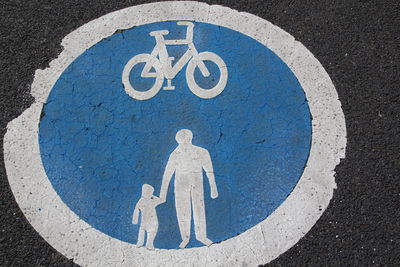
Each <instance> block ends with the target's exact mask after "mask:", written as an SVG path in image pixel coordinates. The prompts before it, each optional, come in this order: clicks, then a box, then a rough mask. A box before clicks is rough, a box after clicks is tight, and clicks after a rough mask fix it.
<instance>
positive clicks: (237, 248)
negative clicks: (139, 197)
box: [4, 1, 346, 266]
mask: <svg viewBox="0 0 400 267" xmlns="http://www.w3.org/2000/svg"><path fill="white" fill-rule="evenodd" d="M168 20H194V21H199V22H205V23H211V24H216V25H221V26H224V27H227V28H230V29H233V30H236V31H238V32H240V33H242V34H245V35H248V36H250V37H251V38H253V39H255V40H257V41H259V42H260V43H262V44H264V45H265V46H267V47H268V48H269V49H271V50H272V51H273V52H275V53H276V54H277V55H278V56H279V57H280V58H281V59H282V60H283V61H284V62H285V63H286V64H287V65H288V66H289V67H290V68H291V70H292V71H293V73H294V74H295V75H296V77H297V78H298V80H299V82H300V84H301V85H302V87H303V89H304V91H305V93H306V96H307V100H308V104H309V107H310V111H311V114H312V116H313V122H312V129H313V132H312V135H313V140H312V146H311V151H310V156H309V159H308V162H307V166H306V168H305V170H304V173H303V175H302V176H301V178H300V180H299V182H298V184H297V185H296V187H295V188H294V190H293V192H292V193H291V194H290V195H289V197H288V198H287V199H286V200H285V202H284V203H282V205H281V206H279V208H278V209H276V210H275V211H274V212H273V213H272V214H271V215H270V216H269V217H268V218H267V219H266V220H264V221H262V222H261V223H259V224H258V225H256V226H254V227H252V228H251V229H249V230H247V231H246V232H244V233H242V234H240V235H238V236H236V237H234V238H231V239H228V240H226V241H224V242H221V243H218V244H213V245H211V246H210V247H197V248H190V249H183V250H164V249H156V250H155V251H149V250H146V249H145V248H136V247H135V246H134V245H132V244H128V243H125V242H122V241H119V240H117V239H114V238H112V237H109V236H107V235H105V234H103V233H102V232H100V231H98V230H96V229H93V228H92V227H91V226H90V225H89V224H87V223H86V222H84V221H82V220H80V219H79V217H78V216H77V215H76V214H75V213H74V212H72V211H71V210H70V209H69V208H68V207H67V206H66V205H65V204H64V203H63V201H62V200H61V199H60V197H59V196H58V195H57V193H56V192H55V191H54V189H53V187H52V186H51V184H50V181H49V180H48V178H47V176H46V173H45V171H44V167H43V165H42V162H41V157H40V151H39V144H38V128H39V127H38V126H39V121H40V113H41V111H42V108H43V104H44V103H45V102H46V99H47V97H48V95H49V93H50V91H51V89H52V87H53V85H54V84H55V82H56V81H57V79H58V78H59V77H60V75H61V73H62V72H63V71H64V70H65V69H66V68H67V66H68V65H69V64H71V63H72V62H73V61H74V60H75V59H76V58H77V57H78V56H79V55H80V54H82V53H83V52H84V51H85V50H87V49H88V48H90V47H91V46H93V45H94V44H96V43H97V42H99V41H100V40H102V39H103V38H106V37H108V36H110V35H112V34H113V33H114V32H115V31H116V30H118V29H127V28H131V27H134V26H138V25H142V24H147V23H153V22H159V21H168ZM62 45H63V47H64V48H65V49H64V51H62V53H61V54H60V55H59V57H58V58H57V59H55V60H53V61H52V62H51V63H50V67H49V68H47V69H45V70H37V71H36V73H35V78H34V82H33V84H32V95H33V96H34V97H35V100H36V101H35V103H33V104H32V106H31V107H29V108H28V109H27V110H25V111H24V113H23V114H22V115H21V116H19V117H18V118H16V119H15V120H13V121H11V122H10V123H9V124H8V126H7V128H8V130H7V133H6V135H5V137H4V157H5V166H6V170H7V175H8V179H9V183H10V186H11V189H12V191H13V194H14V196H15V198H16V200H17V202H18V204H19V206H20V208H21V209H22V211H23V212H24V214H25V216H26V218H27V219H28V221H29V222H30V223H31V224H32V226H33V227H34V228H35V229H36V230H37V231H38V232H39V233H40V234H41V235H42V236H43V237H44V238H45V239H46V241H47V242H48V243H49V244H50V245H52V246H53V247H54V248H55V249H57V250H58V251H59V252H60V253H62V254H64V255H65V256H66V257H68V258H73V259H74V261H75V262H76V263H78V264H80V265H84V266H158V265H162V266H188V265H189V266H190V265H196V266H198V265H202V266H220V265H235V266H236V265H243V264H246V265H250V266H256V265H258V264H264V263H267V262H269V261H271V260H272V259H274V258H276V257H278V256H279V255H280V254H282V253H283V252H285V251H286V250H288V249H289V248H290V247H291V246H293V245H294V244H295V243H296V242H298V240H299V239H300V238H301V237H303V236H304V235H305V234H306V233H307V232H308V231H309V230H310V229H311V227H312V226H313V225H314V224H315V222H316V221H317V220H318V218H319V217H320V216H321V214H322V212H323V211H324V210H325V209H326V207H327V206H328V204H329V201H330V199H331V198H332V196H333V190H334V189H335V188H336V183H335V179H334V169H335V166H336V165H337V164H338V163H339V161H340V159H341V158H344V156H345V147H346V128H345V120H344V115H343V112H342V109H341V105H340V102H339V100H338V95H337V92H336V90H335V88H334V86H333V84H332V82H331V80H330V78H329V76H328V74H327V73H326V72H325V70H324V68H323V67H322V66H321V64H320V63H319V62H318V60H317V59H316V58H315V57H314V56H313V55H312V54H311V53H310V52H309V51H308V50H307V49H306V48H305V47H304V46H303V45H302V44H300V43H299V42H297V41H295V40H294V38H293V37H292V36H291V35H289V34H288V33H286V32H285V31H283V30H282V29H280V28H279V27H277V26H274V25H272V24H271V23H269V22H268V21H266V20H264V19H261V18H259V17H257V16H254V15H251V14H248V13H242V12H238V11H235V10H232V9H230V8H227V7H222V6H209V5H208V4H205V3H198V2H186V1H176V2H159V3H151V4H144V5H139V6H134V7H130V8H126V9H123V10H119V11H116V12H113V13H110V14H107V15H105V16H103V17H100V18H98V19H95V20H93V21H91V22H89V23H87V24H85V25H83V26H81V27H80V28H78V29H76V30H75V31H73V32H72V33H70V34H69V35H68V36H66V37H65V38H64V39H63V42H62Z"/></svg>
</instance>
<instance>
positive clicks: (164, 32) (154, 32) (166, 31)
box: [150, 30, 169, 36]
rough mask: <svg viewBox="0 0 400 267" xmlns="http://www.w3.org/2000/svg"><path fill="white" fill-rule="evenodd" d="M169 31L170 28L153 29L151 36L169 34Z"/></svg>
mask: <svg viewBox="0 0 400 267" xmlns="http://www.w3.org/2000/svg"><path fill="white" fill-rule="evenodd" d="M168 33H169V31H168V30H161V31H152V32H150V36H156V35H167V34H168Z"/></svg>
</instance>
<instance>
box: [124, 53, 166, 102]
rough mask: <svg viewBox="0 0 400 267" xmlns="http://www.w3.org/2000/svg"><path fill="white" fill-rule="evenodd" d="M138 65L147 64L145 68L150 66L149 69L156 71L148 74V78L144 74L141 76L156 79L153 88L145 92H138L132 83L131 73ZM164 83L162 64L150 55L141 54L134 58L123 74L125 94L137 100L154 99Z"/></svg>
mask: <svg viewBox="0 0 400 267" xmlns="http://www.w3.org/2000/svg"><path fill="white" fill-rule="evenodd" d="M138 63H146V65H145V66H147V65H148V64H150V68H149V69H154V70H155V71H154V72H152V73H147V76H145V75H144V73H143V72H142V74H141V77H143V78H155V82H154V84H153V86H152V87H151V88H150V89H148V90H145V91H141V90H138V88H137V89H135V88H134V87H133V86H132V84H131V81H130V73H131V71H132V69H133V68H134V67H135V65H137V64H138ZM163 82H164V75H163V74H162V71H161V65H160V62H159V61H158V60H157V59H156V58H155V57H152V56H151V55H150V54H139V55H136V56H134V57H133V58H131V59H130V60H129V61H128V63H127V64H126V65H125V67H124V70H123V72H122V84H123V85H124V89H125V92H126V93H127V94H128V95H129V96H130V97H132V98H134V99H136V100H147V99H150V98H152V97H154V96H155V95H156V94H157V93H158V92H159V91H160V89H161V87H162V84H163Z"/></svg>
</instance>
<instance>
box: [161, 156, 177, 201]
mask: <svg viewBox="0 0 400 267" xmlns="http://www.w3.org/2000/svg"><path fill="white" fill-rule="evenodd" d="M174 172H175V159H174V155H173V154H171V155H170V156H169V159H168V163H167V166H166V167H165V171H164V175H163V179H162V184H161V190H160V200H161V203H164V202H165V201H166V200H167V192H168V187H169V183H170V181H171V178H172V175H173V174H174Z"/></svg>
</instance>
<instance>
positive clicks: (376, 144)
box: [0, 0, 400, 266]
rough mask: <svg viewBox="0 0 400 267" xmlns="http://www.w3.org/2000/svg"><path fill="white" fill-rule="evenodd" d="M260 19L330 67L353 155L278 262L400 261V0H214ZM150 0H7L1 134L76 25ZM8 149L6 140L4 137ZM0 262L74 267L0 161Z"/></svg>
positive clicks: (1, 25) (2, 25)
mask: <svg viewBox="0 0 400 267" xmlns="http://www.w3.org/2000/svg"><path fill="white" fill-rule="evenodd" d="M207 2H208V3H211V4H221V5H225V6H228V7H231V8H233V9H237V10H239V11H245V12H249V13H252V14H255V15H257V16H259V17H262V18H264V19H266V20H268V21H270V22H272V23H273V24H275V25H277V26H279V27H281V28H282V29H284V30H285V31H287V32H289V33H290V34H291V35H292V36H294V37H295V38H296V39H297V40H298V41H300V42H301V43H302V44H303V45H305V46H306V47H307V48H308V49H309V50H310V51H311V52H312V53H313V54H314V55H315V57H316V58H317V59H318V60H319V61H320V62H321V63H322V65H323V66H324V68H325V69H326V71H327V72H328V73H329V75H330V77H331V79H332V81H333V83H334V85H335V86H336V90H337V91H338V94H339V98H340V101H341V103H342V108H343V112H344V114H345V118H346V126H347V134H348V136H347V151H346V158H345V159H344V160H343V161H342V162H341V163H340V165H339V166H338V167H337V168H336V182H337V185H338V188H337V190H336V191H335V194H334V197H333V199H332V201H331V203H330V205H329V207H328V208H327V210H326V211H325V213H324V214H323V215H322V217H321V218H320V220H319V221H318V222H317V223H316V224H315V226H314V227H313V228H312V229H311V231H309V232H308V233H307V234H306V235H305V236H304V238H302V239H301V240H300V241H299V242H298V243H297V244H296V245H295V246H294V247H292V248H291V249H289V250H288V251H287V252H286V253H284V254H282V255H281V256H280V257H279V258H277V259H276V260H274V261H273V262H271V263H269V265H271V266H299V265H300V266H399V265H400V221H399V219H400V201H399V200H400V189H399V188H400V182H399V181H400V179H399V176H400V171H399V170H400V156H399V148H400V125H399V122H400V115H399V113H400V90H399V84H400V78H399V77H400V75H399V71H400V67H399V48H400V46H399V41H400V40H399V39H400V32H399V25H400V16H399V14H400V2H399V1H396V0H394V1H383V0H382V1H353V0H343V1H300V0H295V1H286V0H279V1H276V0H273V1H272V0H271V1H241V0H237V1H207ZM142 3H145V1H105V0H103V1H86V0H80V1H22V0H20V1H18V0H3V1H1V2H0V32H1V38H0V55H1V56H0V60H1V61H0V64H1V65H0V66H1V68H0V81H1V83H0V111H1V127H0V130H1V136H2V137H3V136H4V134H5V132H6V126H7V123H8V122H9V121H11V120H12V119H14V118H16V117H17V116H18V115H19V114H21V113H22V111H23V110H25V109H26V108H27V107H29V105H30V104H31V103H32V101H33V98H32V97H31V96H30V94H29V92H30V84H31V83H32V79H33V76H34V73H35V70H36V69H43V68H46V67H47V66H48V64H49V62H50V61H51V60H52V59H54V58H56V57H57V55H58V54H59V53H60V51H61V50H62V47H61V46H60V43H61V40H62V38H63V37H64V36H65V35H67V34H68V33H70V32H71V31H73V30H74V29H76V28H78V27H79V26H81V25H83V24H85V23H87V22H89V21H91V20H93V19H95V18H98V17H100V16H102V15H105V14H107V13H109V12H112V11H115V10H118V9H121V8H125V7H128V6H132V5H136V4H142ZM0 146H1V151H2V150H3V149H2V146H3V142H1V143H0ZM0 164H1V165H0V173H1V179H0V229H1V233H0V265H1V266H74V263H73V262H72V261H71V260H70V259H67V258H65V257H64V256H63V255H61V254H60V253H58V252H57V251H56V250H55V249H53V248H52V247H51V246H50V245H48V244H47V243H46V242H45V241H44V239H43V238H42V237H40V236H39V234H38V233H36V232H35V230H34V229H33V228H32V227H31V226H30V224H29V223H28V222H27V220H26V219H25V217H24V215H23V214H22V212H21V211H20V209H19V208H18V205H17V204H16V202H15V200H14V197H13V194H12V192H11V190H10V187H9V184H8V181H7V177H6V173H5V167H4V163H3V155H1V160H0Z"/></svg>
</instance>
